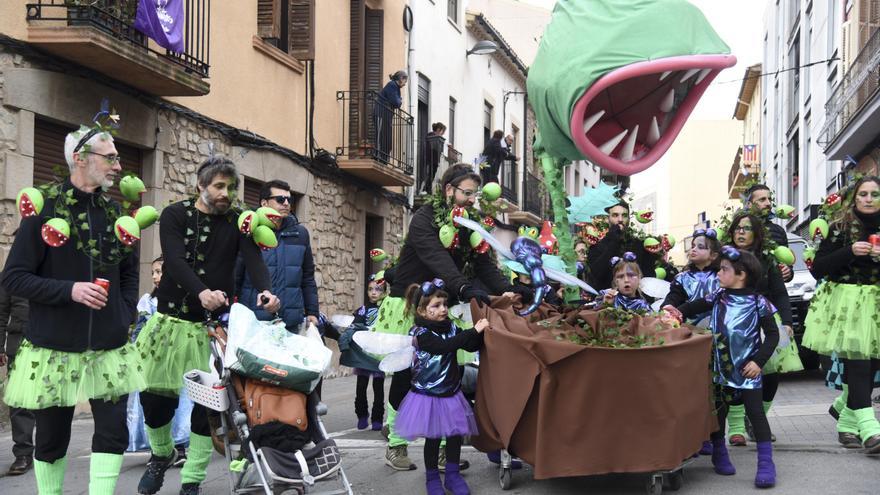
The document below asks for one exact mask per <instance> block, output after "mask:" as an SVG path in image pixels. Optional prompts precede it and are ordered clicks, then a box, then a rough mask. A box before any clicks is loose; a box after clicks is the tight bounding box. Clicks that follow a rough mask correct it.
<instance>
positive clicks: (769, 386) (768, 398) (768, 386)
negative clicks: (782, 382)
mask: <svg viewBox="0 0 880 495" xmlns="http://www.w3.org/2000/svg"><path fill="white" fill-rule="evenodd" d="M779 375H780V374H779V373H770V374H769V375H764V376H762V377H761V390H762V391H763V392H762V397H763V399H764V402H773V399H774V398H775V397H776V391H777V390H779Z"/></svg>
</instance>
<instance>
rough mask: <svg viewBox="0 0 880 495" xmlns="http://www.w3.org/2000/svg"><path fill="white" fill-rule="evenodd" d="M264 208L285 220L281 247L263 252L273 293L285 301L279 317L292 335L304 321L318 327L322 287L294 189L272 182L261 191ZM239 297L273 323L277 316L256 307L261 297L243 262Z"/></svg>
mask: <svg viewBox="0 0 880 495" xmlns="http://www.w3.org/2000/svg"><path fill="white" fill-rule="evenodd" d="M260 205H261V206H268V207H270V208H274V209H275V210H277V211H278V213H280V214H281V216H282V217H284V219H283V220H282V222H281V227H280V228H279V229H278V231H277V232H276V234H277V237H278V247H276V248H275V249H269V250H267V251H263V261H265V263H266V267H267V268H268V269H269V276H270V277H271V280H272V293H273V294H276V295H277V296H278V297H279V298H280V299H281V309H280V310H279V312H278V313H279V316H280V317H281V319H282V320H284V323H285V324H286V325H287V329H288V330H290V331H292V332H297V331H299V326H300V324H302V322H303V320H304V319H308V320H309V321H310V322H312V323H314V324H315V325H317V324H318V315H319V314H320V313H319V310H318V286H317V285H316V284H315V261H314V258H312V244H311V240H310V238H309V231H308V230H306V228H305V226H303V225H302V224H301V223H299V220H298V219H297V218H296V215H294V214H292V213H291V211H290V209H291V207H292V197H291V194H290V186H289V185H288V184H287V183H286V182H284V181H281V180H272V181H269V182H267V183H265V184H263V187H262V189H260ZM235 274H236V276H235V289H236V290H235V293H236V294H238V296H239V297H238V300H239V302H241V303H242V304H244V305H246V306H248V307H249V308H250V309H251V310H253V311H254V313H256V315H257V318H258V319H260V320H271V319H273V318H274V315H271V314H269V313H267V312H266V311H265V310H263V308H258V307H256V303H255V301H256V300H257V297H256V296H257V293H258V292H259V291H258V290H257V289H256V288H254V286H253V284H251V281H250V277H248V276H247V274H246V273H245V270H244V265H243V263H241V259H239V263H237V265H236V270H235Z"/></svg>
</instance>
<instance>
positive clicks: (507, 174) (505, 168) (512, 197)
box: [498, 160, 519, 205]
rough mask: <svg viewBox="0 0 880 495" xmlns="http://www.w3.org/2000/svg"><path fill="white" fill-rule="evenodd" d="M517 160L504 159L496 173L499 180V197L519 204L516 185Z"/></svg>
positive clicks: (517, 180) (517, 178) (517, 179)
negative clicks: (498, 171)
mask: <svg viewBox="0 0 880 495" xmlns="http://www.w3.org/2000/svg"><path fill="white" fill-rule="evenodd" d="M516 172H517V162H516V161H515V160H504V161H503V162H501V171H500V173H499V174H498V175H499V177H498V178H499V179H500V181H501V197H502V198H504V199H506V200H507V201H509V202H510V203H512V204H515V205H519V197H518V193H519V191H518V187H517V182H519V177H518V176H517V173H516Z"/></svg>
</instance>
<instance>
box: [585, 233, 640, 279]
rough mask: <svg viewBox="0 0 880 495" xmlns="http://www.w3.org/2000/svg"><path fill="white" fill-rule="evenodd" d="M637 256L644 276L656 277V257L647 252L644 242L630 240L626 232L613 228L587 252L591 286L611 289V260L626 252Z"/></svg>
mask: <svg viewBox="0 0 880 495" xmlns="http://www.w3.org/2000/svg"><path fill="white" fill-rule="evenodd" d="M627 251H629V252H631V253H633V254H634V255H636V262H637V263H638V264H639V268H640V269H641V270H642V276H645V277H653V276H654V262H655V260H656V257H655V256H654V255H652V254H651V253H649V252H647V251H645V247H644V245H643V244H642V241H640V240H638V239H629V238H627V237H626V234H625V233H624V231H623V230H622V229H621V228H620V227H617V226H613V225H612V226H611V228H609V229H608V233H607V234H605V237H603V238H602V240H601V241H599V242H598V243H597V244H596V245H595V246H593V247H591V248H590V250H589V251H588V252H587V264H588V265H589V268H590V277H589V278H590V285H592V286H593V287H595V288H596V289H607V288H609V287H611V278H612V277H611V274H612V267H611V258H613V257H615V256H623V253H625V252H627Z"/></svg>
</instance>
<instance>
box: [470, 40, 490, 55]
mask: <svg viewBox="0 0 880 495" xmlns="http://www.w3.org/2000/svg"><path fill="white" fill-rule="evenodd" d="M497 51H498V45H496V44H495V42H494V41H489V40H482V41H478V42H477V43H476V44H475V45H474V46H473V48H471V49H470V50H468V51H467V53H465V57H468V56H470V55H471V54H474V55H489V54H490V53H495V52H497Z"/></svg>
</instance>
